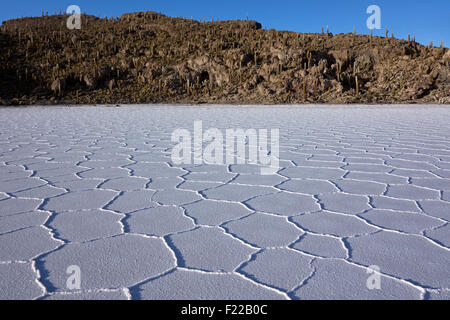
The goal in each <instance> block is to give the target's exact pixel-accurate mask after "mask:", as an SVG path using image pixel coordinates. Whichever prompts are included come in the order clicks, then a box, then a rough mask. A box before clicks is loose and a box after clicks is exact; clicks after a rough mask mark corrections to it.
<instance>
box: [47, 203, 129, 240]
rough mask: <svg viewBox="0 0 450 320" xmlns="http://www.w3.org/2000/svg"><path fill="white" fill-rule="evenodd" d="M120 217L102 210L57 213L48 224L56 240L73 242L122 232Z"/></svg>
mask: <svg viewBox="0 0 450 320" xmlns="http://www.w3.org/2000/svg"><path fill="white" fill-rule="evenodd" d="M120 219H121V216H119V215H117V214H114V213H112V212H107V211H102V210H98V209H95V210H86V211H70V212H64V213H59V214H57V215H55V216H54V218H53V219H52V220H51V222H50V223H49V225H50V227H52V228H53V230H54V231H55V232H56V233H57V234H58V238H61V239H65V240H68V241H74V242H83V241H90V240H94V239H99V238H105V237H110V236H113V235H117V234H120V233H121V232H122V228H121V225H120V223H119V221H120Z"/></svg>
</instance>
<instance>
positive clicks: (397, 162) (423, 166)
mask: <svg viewBox="0 0 450 320" xmlns="http://www.w3.org/2000/svg"><path fill="white" fill-rule="evenodd" d="M386 164H387V165H389V166H391V167H395V168H401V169H418V170H427V171H430V170H434V169H436V167H435V166H433V165H431V164H429V163H426V162H423V161H420V162H418V161H409V160H401V159H392V160H386Z"/></svg>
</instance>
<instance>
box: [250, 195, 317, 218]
mask: <svg viewBox="0 0 450 320" xmlns="http://www.w3.org/2000/svg"><path fill="white" fill-rule="evenodd" d="M246 204H247V205H248V206H249V207H250V208H252V209H254V210H256V211H262V212H269V213H274V214H278V215H282V216H295V215H298V214H301V213H305V212H314V211H318V210H320V205H319V204H318V203H317V201H316V200H315V199H314V198H313V197H312V196H306V195H301V194H295V193H288V192H278V193H275V194H269V195H264V196H258V197H256V198H253V199H251V200H250V201H246Z"/></svg>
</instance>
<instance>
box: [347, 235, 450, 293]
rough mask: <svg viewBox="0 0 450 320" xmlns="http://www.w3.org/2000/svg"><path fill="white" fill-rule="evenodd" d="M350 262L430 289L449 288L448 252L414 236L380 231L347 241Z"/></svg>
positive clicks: (449, 254) (449, 255)
mask: <svg viewBox="0 0 450 320" xmlns="http://www.w3.org/2000/svg"><path fill="white" fill-rule="evenodd" d="M348 243H349V245H350V246H351V249H352V260H353V261H355V262H357V263H360V264H364V265H377V266H379V267H380V268H381V271H382V272H384V273H387V274H391V275H394V276H396V277H398V278H402V279H414V282H415V283H417V284H419V285H422V286H428V287H433V288H449V287H450V268H448V266H449V264H450V252H448V251H447V250H444V249H442V248H439V247H438V246H436V245H434V244H433V243H431V242H430V241H427V240H426V239H424V238H422V237H419V236H417V235H404V234H399V233H395V232H386V231H381V232H378V233H375V234H371V235H363V236H361V237H357V238H350V239H348Z"/></svg>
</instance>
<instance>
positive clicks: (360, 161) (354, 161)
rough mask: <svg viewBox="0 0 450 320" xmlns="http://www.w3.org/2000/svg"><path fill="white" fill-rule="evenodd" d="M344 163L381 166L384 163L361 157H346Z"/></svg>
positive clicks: (380, 160) (379, 160)
mask: <svg viewBox="0 0 450 320" xmlns="http://www.w3.org/2000/svg"><path fill="white" fill-rule="evenodd" d="M345 162H347V163H348V164H367V163H370V164H383V163H384V161H383V160H382V159H375V158H363V157H348V158H345Z"/></svg>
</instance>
